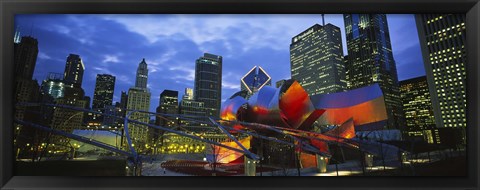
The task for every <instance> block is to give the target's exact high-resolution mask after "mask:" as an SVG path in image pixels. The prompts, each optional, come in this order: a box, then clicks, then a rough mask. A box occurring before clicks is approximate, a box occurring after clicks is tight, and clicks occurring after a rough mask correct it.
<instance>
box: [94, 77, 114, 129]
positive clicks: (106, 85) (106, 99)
mask: <svg viewBox="0 0 480 190" xmlns="http://www.w3.org/2000/svg"><path fill="white" fill-rule="evenodd" d="M114 89H115V76H112V75H108V74H97V79H96V82H95V91H94V93H93V102H92V109H94V110H95V111H99V112H102V113H105V112H104V109H105V108H106V107H107V106H111V105H112V101H113V92H114ZM110 108H111V107H110ZM103 118H104V117H103V116H102V115H97V116H96V121H98V122H102V121H103Z"/></svg>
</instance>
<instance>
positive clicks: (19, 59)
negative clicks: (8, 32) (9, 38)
mask: <svg viewBox="0 0 480 190" xmlns="http://www.w3.org/2000/svg"><path fill="white" fill-rule="evenodd" d="M37 55H38V41H37V39H35V38H33V37H30V36H23V37H22V39H21V41H20V43H15V51H14V62H15V73H16V75H15V77H16V78H23V79H32V77H33V71H34V70H35V64H36V63H37Z"/></svg>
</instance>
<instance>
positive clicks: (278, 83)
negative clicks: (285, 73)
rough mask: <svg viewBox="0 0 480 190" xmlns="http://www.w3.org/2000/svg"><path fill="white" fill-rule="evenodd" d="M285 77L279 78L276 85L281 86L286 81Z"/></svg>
mask: <svg viewBox="0 0 480 190" xmlns="http://www.w3.org/2000/svg"><path fill="white" fill-rule="evenodd" d="M285 81H287V80H285V79H282V80H279V81H277V82H275V87H277V88H279V87H280V86H282V85H283V84H284V83H285Z"/></svg>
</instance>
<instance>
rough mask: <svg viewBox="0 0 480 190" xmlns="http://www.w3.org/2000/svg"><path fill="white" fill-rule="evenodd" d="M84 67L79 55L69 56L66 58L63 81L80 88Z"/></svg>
mask: <svg viewBox="0 0 480 190" xmlns="http://www.w3.org/2000/svg"><path fill="white" fill-rule="evenodd" d="M84 71H85V65H84V64H83V61H82V59H81V58H80V56H79V55H75V54H70V55H68V57H67V63H66V65H65V72H64V76H63V80H64V81H65V83H67V84H68V85H72V86H74V87H81V86H82V80H83V72H84Z"/></svg>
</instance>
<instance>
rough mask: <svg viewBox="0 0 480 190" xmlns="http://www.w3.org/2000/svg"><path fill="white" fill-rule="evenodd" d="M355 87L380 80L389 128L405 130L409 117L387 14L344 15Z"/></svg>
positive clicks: (351, 86) (349, 65) (352, 78)
mask: <svg viewBox="0 0 480 190" xmlns="http://www.w3.org/2000/svg"><path fill="white" fill-rule="evenodd" d="M344 22H345V33H346V36H347V49H348V61H347V63H348V65H347V66H346V69H347V73H348V75H349V77H348V78H349V84H350V88H351V89H356V88H360V87H364V86H367V85H371V84H373V83H378V84H379V85H380V88H381V89H382V92H383V95H384V98H385V107H386V109H387V116H388V120H387V126H386V127H387V128H389V129H400V130H401V129H402V128H403V127H404V126H405V124H404V123H405V121H404V120H405V119H404V115H403V109H402V101H401V98H400V91H399V86H398V76H397V67H396V65H395V61H394V59H393V54H392V46H391V43H390V33H389V30H388V24H387V16H386V15H385V14H344Z"/></svg>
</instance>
